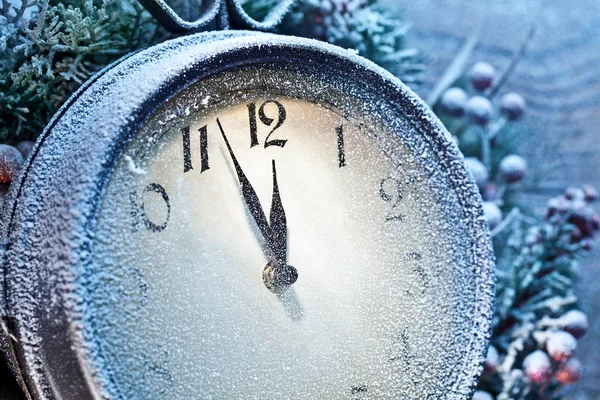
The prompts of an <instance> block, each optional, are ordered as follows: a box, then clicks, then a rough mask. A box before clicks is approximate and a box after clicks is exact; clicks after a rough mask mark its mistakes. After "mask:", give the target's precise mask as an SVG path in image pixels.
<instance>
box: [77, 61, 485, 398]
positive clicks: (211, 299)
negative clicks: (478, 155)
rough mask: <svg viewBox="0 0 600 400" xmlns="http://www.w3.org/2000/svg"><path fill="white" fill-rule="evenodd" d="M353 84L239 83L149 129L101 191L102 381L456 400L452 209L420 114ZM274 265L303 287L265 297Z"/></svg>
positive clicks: (453, 200)
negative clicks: (266, 273) (398, 113)
mask: <svg viewBox="0 0 600 400" xmlns="http://www.w3.org/2000/svg"><path fill="white" fill-rule="evenodd" d="M354 90H357V88H354V87H351V86H348V87H347V88H346V89H340V88H334V87H333V86H331V85H328V84H327V83H325V82H323V81H320V80H318V79H315V78H314V77H310V76H308V75H302V74H300V73H297V72H289V71H288V72H286V71H282V70H269V69H268V68H262V69H259V68H256V69H252V68H249V69H244V70H240V71H237V72H228V73H224V74H220V75H215V76H213V77H211V78H209V79H205V80H203V81H201V82H199V83H196V84H194V85H192V86H191V87H188V88H187V89H185V90H184V91H182V92H181V93H179V94H178V95H176V96H175V97H174V98H172V99H171V100H170V101H169V102H167V103H165V104H163V105H162V106H161V107H160V108H159V109H158V110H157V111H156V112H155V113H154V114H153V115H152V116H151V118H150V119H149V120H148V121H147V122H146V123H145V124H144V125H143V127H142V128H141V129H140V130H139V131H138V132H137V134H136V136H135V138H134V139H133V141H132V142H131V144H130V145H129V146H128V147H127V148H126V150H125V151H124V153H123V156H122V157H121V159H120V161H119V163H118V165H117V167H116V169H115V170H114V172H113V174H112V176H111V179H110V182H109V184H108V187H107V188H106V191H105V193H104V198H103V201H102V204H101V206H100V209H99V212H98V218H97V221H96V227H95V236H94V242H93V248H92V253H93V262H92V263H91V266H90V271H89V276H90V278H89V284H88V289H87V292H88V294H87V295H88V296H89V304H90V311H89V313H88V314H89V315H90V317H87V318H88V319H87V323H88V325H89V326H92V327H93V328H92V329H93V332H92V333H91V334H89V336H88V340H89V341H90V343H91V344H90V348H93V349H94V351H95V352H97V354H98V355H99V356H98V357H95V361H93V362H92V363H93V365H92V366H91V367H92V368H93V369H94V370H96V371H100V376H101V381H102V382H103V386H104V390H106V391H107V392H108V393H110V394H111V395H112V396H114V397H117V398H119V397H120V398H126V399H145V398H151V397H153V398H156V397H160V398H171V399H190V398H203V399H262V400H266V399H349V400H350V399H352V400H354V399H398V398H403V399H409V398H411V399H424V398H447V395H446V394H447V393H448V390H449V389H448V388H451V387H452V386H453V385H456V384H457V383H456V382H457V379H458V378H457V377H458V376H459V372H458V371H460V370H461V369H463V368H464V365H465V364H466V363H467V360H470V358H468V357H467V351H466V349H468V348H470V347H469V346H470V341H471V340H472V336H471V333H470V331H469V330H468V329H465V328H464V326H465V324H468V326H472V325H473V321H472V318H473V313H474V310H475V305H474V303H475V280H474V277H473V276H472V275H473V272H472V269H471V268H470V267H468V264H467V261H465V260H468V259H469V251H470V250H471V249H470V248H469V246H465V245H464V243H468V237H467V236H468V233H467V228H466V227H465V226H463V225H462V224H461V223H460V218H461V208H460V205H459V200H458V197H457V195H456V193H454V192H453V191H452V190H449V189H448V187H450V184H449V183H448V182H447V181H446V180H445V179H447V178H444V176H445V175H444V174H443V173H442V172H443V171H441V167H439V166H435V163H433V165H434V167H431V165H432V162H431V160H435V158H436V157H437V155H436V151H435V149H433V148H432V146H430V145H428V144H427V142H426V141H425V140H424V139H423V137H422V136H421V134H420V132H419V131H418V129H417V128H416V127H415V126H413V124H412V123H411V122H410V119H409V118H408V117H407V118H404V119H402V118H396V119H395V120H392V119H391V118H388V117H387V116H386V115H385V112H384V111H385V110H383V111H382V110H381V108H382V107H374V106H372V105H369V104H366V103H364V102H363V101H361V100H360V99H359V97H360V96H358V95H357V94H356V93H357V92H353V91H354ZM261 214H262V217H261ZM263 218H264V219H263ZM265 224H266V225H265ZM269 263H271V264H272V265H277V266H278V268H279V267H281V268H282V269H281V270H282V271H283V270H286V271H288V270H287V269H285V268H289V267H288V266H289V265H291V266H293V267H294V268H295V270H296V271H297V276H298V277H297V281H295V283H293V284H290V285H283V286H281V287H279V288H280V289H281V290H278V291H277V293H274V292H273V291H271V290H269V289H268V288H267V287H266V284H265V282H264V280H263V270H264V269H265V266H266V265H267V264H269ZM92 316H93V317H92Z"/></svg>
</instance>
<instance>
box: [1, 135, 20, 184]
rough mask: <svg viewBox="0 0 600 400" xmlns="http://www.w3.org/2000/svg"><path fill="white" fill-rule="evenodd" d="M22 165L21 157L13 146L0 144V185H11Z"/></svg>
mask: <svg viewBox="0 0 600 400" xmlns="http://www.w3.org/2000/svg"><path fill="white" fill-rule="evenodd" d="M21 164H23V156H22V155H21V153H19V150H17V149H16V148H15V147H13V146H9V145H7V144H0V183H11V182H12V181H13V179H15V178H16V177H17V174H18V173H19V170H20V169H21Z"/></svg>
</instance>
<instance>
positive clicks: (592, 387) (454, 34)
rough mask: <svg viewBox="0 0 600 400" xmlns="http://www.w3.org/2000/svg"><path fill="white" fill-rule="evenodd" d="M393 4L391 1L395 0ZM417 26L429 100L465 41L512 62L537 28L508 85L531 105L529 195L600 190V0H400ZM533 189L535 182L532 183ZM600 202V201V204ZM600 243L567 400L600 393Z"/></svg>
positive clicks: (585, 275)
mask: <svg viewBox="0 0 600 400" xmlns="http://www.w3.org/2000/svg"><path fill="white" fill-rule="evenodd" d="M389 1H390V2H392V0H389ZM400 3H401V7H402V8H403V10H404V17H405V19H406V20H407V21H408V22H410V23H412V24H413V29H412V32H411V34H410V38H409V43H410V44H412V45H414V46H415V47H417V48H419V49H422V50H425V51H426V52H427V56H428V57H429V61H428V69H427V77H426V81H425V82H424V84H423V85H422V86H421V87H419V88H417V92H418V93H419V94H421V95H422V96H423V97H426V95H427V93H428V92H429V90H430V89H431V87H432V86H433V84H434V83H435V81H436V79H437V78H439V76H440V75H441V74H442V72H443V71H444V69H445V68H446V66H447V65H448V64H449V63H450V62H451V60H452V59H453V57H454V56H455V54H456V53H457V51H458V50H459V49H460V47H461V46H462V44H463V43H464V42H465V40H466V39H467V38H469V37H470V36H471V35H472V34H473V33H474V32H476V31H477V30H479V31H480V34H481V40H480V42H479V45H478V47H477V48H476V49H475V52H474V55H473V61H474V62H475V61H488V62H490V63H492V64H493V65H494V66H496V67H497V68H498V69H499V70H500V71H502V70H503V69H505V68H506V67H507V66H508V64H509V62H510V60H511V57H512V56H513V54H514V53H515V52H516V51H517V49H518V48H519V46H520V44H521V42H522V41H523V40H524V38H525V37H526V36H527V32H528V31H529V29H530V27H531V26H535V27H536V32H535V36H534V37H533V39H532V40H531V42H530V44H529V47H528V50H527V51H526V53H525V54H524V56H523V58H522V59H521V61H520V62H519V64H518V66H517V67H516V69H515V71H514V73H513V74H512V75H511V77H510V79H509V80H508V81H507V83H506V85H505V89H506V90H511V91H516V92H519V93H521V94H522V95H523V96H524V97H525V98H526V100H527V102H528V110H527V115H526V116H525V118H524V120H523V122H522V125H523V127H524V128H525V129H523V136H524V137H523V140H522V146H521V154H522V155H523V156H525V157H526V159H527V160H528V161H529V163H530V167H531V168H532V173H533V175H534V176H535V177H536V178H537V179H538V180H539V181H538V183H537V184H536V185H535V189H534V188H533V187H532V189H531V190H529V191H527V192H526V193H525V195H524V197H525V199H526V200H527V201H528V202H530V203H531V204H534V205H535V206H537V207H542V206H543V204H544V203H545V201H546V199H547V198H549V197H550V196H552V195H556V194H558V193H560V192H561V191H562V189H563V188H564V187H566V186H569V185H574V184H578V183H591V184H593V185H594V186H596V187H597V188H600V2H599V1H598V0H574V1H564V0H550V1H539V0H535V1H527V0H494V1H484V0H481V1H475V0H452V1H443V0H419V1H411V2H409V1H405V0H403V1H401V2H400ZM531 186H533V185H531ZM597 207H600V205H597ZM598 247H600V242H597V243H596V250H595V251H594V252H593V253H592V254H591V255H590V257H588V258H587V259H585V260H583V261H582V262H581V281H580V283H579V285H578V289H579V294H580V298H581V300H582V308H583V309H584V311H585V312H586V313H588V315H589V317H590V320H591V329H590V331H589V333H588V335H587V336H586V337H585V338H584V339H583V340H582V341H581V342H580V344H579V349H578V351H577V357H578V358H579V359H580V360H581V361H582V362H583V364H584V367H585V372H584V373H585V376H584V378H583V380H582V382H581V383H580V384H579V385H578V386H577V388H576V389H575V390H574V391H572V392H571V393H570V394H569V395H568V397H566V398H568V399H571V400H573V399H577V400H579V399H600V350H599V349H600V301H599V300H600V251H598Z"/></svg>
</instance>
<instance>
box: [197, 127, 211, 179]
mask: <svg viewBox="0 0 600 400" xmlns="http://www.w3.org/2000/svg"><path fill="white" fill-rule="evenodd" d="M199 131H200V163H201V164H200V165H201V167H200V173H203V172H204V171H206V170H207V169H210V166H209V165H208V134H207V132H208V129H207V126H206V125H204V126H203V127H201V128H200V129H199Z"/></svg>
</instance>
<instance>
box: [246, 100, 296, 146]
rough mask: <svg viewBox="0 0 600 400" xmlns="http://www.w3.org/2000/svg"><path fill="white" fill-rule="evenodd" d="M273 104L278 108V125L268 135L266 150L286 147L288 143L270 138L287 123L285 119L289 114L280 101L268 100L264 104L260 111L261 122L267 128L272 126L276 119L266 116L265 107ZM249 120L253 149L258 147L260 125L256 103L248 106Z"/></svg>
mask: <svg viewBox="0 0 600 400" xmlns="http://www.w3.org/2000/svg"><path fill="white" fill-rule="evenodd" d="M271 103H272V104H275V105H276V106H277V123H276V124H275V127H274V128H273V129H271V132H269V134H268V135H267V138H266V139H265V148H267V147H269V146H279V147H284V146H285V144H286V143H287V139H270V137H271V135H272V134H273V132H275V131H276V130H277V129H279V127H281V125H283V123H284V122H285V118H286V117H287V114H286V112H285V107H283V105H282V104H281V103H280V102H278V101H275V100H267V101H265V102H264V103H262V105H261V106H260V108H259V109H258V118H259V119H260V122H262V123H263V124H265V125H266V126H271V124H272V123H273V121H275V119H274V118H270V117H268V116H267V114H265V106H266V105H267V104H271ZM248 120H249V122H250V148H252V147H254V146H257V145H258V125H257V123H256V103H250V104H248Z"/></svg>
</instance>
